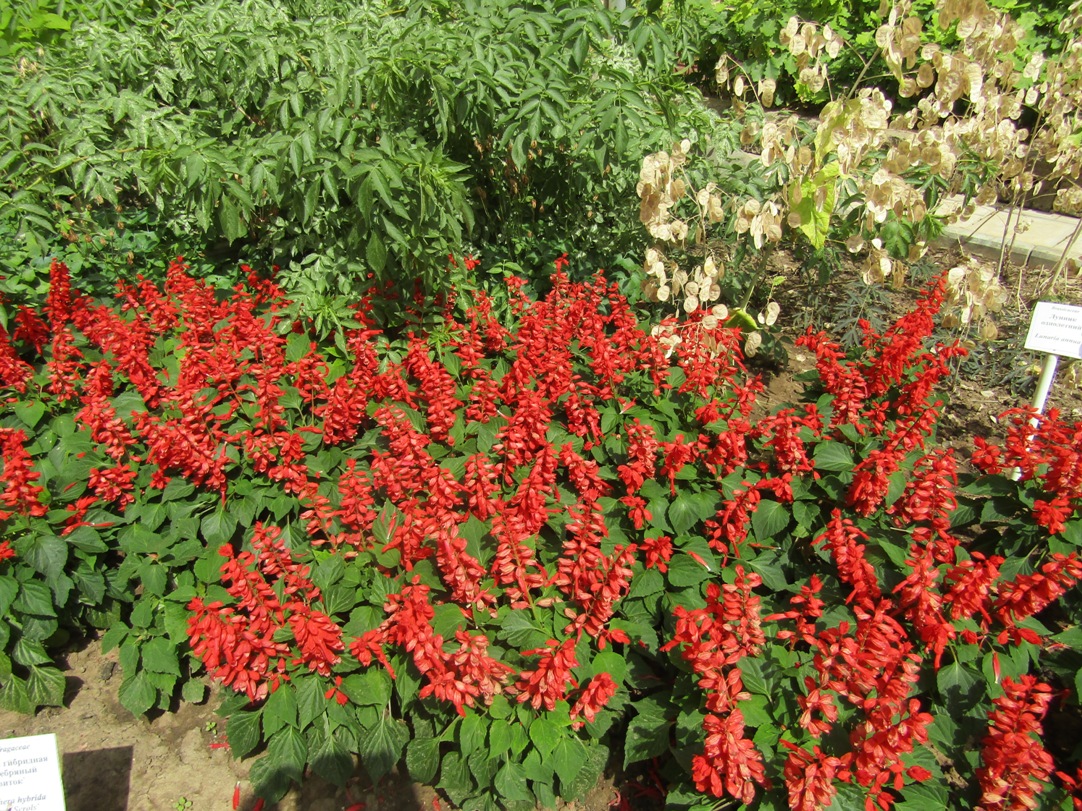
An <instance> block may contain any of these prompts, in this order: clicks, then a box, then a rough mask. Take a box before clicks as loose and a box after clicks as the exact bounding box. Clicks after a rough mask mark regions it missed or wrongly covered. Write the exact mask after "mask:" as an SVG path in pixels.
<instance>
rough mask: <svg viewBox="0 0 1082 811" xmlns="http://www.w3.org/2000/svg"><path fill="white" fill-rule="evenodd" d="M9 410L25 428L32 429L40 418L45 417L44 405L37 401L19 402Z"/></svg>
mask: <svg viewBox="0 0 1082 811" xmlns="http://www.w3.org/2000/svg"><path fill="white" fill-rule="evenodd" d="M11 410H12V411H14V412H15V416H17V417H18V418H19V419H20V420H22V422H23V424H24V425H25V426H26V427H27V428H34V427H36V426H37V424H38V423H39V422H41V418H42V417H44V416H45V404H44V403H41V402H39V401H37V400H21V401H19V402H16V403H13V404H12V406H11Z"/></svg>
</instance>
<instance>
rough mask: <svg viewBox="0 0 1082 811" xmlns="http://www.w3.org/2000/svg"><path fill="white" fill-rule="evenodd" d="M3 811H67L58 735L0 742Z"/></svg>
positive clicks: (1, 804) (0, 796)
mask: <svg viewBox="0 0 1082 811" xmlns="http://www.w3.org/2000/svg"><path fill="white" fill-rule="evenodd" d="M0 811H65V807H64V784H63V783H62V782H61V781H60V755H59V753H58V751H57V748H56V735H52V734H49V735H31V736H29V737H26V738H8V739H6V740H2V741H0Z"/></svg>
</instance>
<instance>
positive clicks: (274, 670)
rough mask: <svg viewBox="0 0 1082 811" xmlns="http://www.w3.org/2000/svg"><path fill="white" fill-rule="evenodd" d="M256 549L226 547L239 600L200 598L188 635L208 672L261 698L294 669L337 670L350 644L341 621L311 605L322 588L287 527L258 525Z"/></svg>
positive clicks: (229, 578) (229, 580)
mask: <svg viewBox="0 0 1082 811" xmlns="http://www.w3.org/2000/svg"><path fill="white" fill-rule="evenodd" d="M251 547H252V551H250V552H249V551H244V552H241V553H240V554H236V553H235V552H234V549H233V547H232V546H230V545H226V546H223V547H222V548H221V550H220V552H221V554H222V555H223V556H224V557H225V558H226V562H225V563H224V564H222V570H221V571H222V582H223V583H224V584H225V587H226V591H228V592H229V595H230V596H231V597H232V598H233V599H234V600H235V601H236V603H235V605H229V606H227V605H225V604H223V603H222V602H221V601H217V600H216V601H214V602H211V603H209V604H208V603H204V601H203V600H202V599H201V598H198V597H197V598H195V599H193V600H192V601H191V603H190V604H189V606H188V610H189V611H191V612H192V616H191V617H190V618H189V620H188V638H189V640H190V642H191V646H192V651H193V652H194V653H195V655H196V656H198V657H199V658H200V660H202V662H203V664H204V666H205V667H206V668H207V672H208V673H210V674H211V675H212V676H213V677H214V678H217V679H219V680H221V682H222V683H223V684H227V685H230V686H231V687H233V689H234V690H237V691H238V692H243V693H245V694H247V695H248V697H249V698H251V699H252V700H253V701H258V700H260V699H263V698H266V697H267V695H268V693H269V692H270V691H273V690H275V689H277V688H278V687H279V686H280V685H281V683H282V682H283V681H285V680H288V679H289V670H290V668H292V667H296V666H298V665H303V666H306V667H307V668H308V669H309V670H312V671H314V672H316V673H319V674H320V675H322V676H330V675H331V668H332V667H333V666H334V665H336V664H337V663H338V661H339V658H340V657H339V654H340V653H341V651H342V649H343V647H344V645H343V643H342V629H341V628H340V627H339V626H338V624H337V623H336V622H335V621H334V620H333V619H332V618H331V617H329V616H327V615H326V614H324V613H323V612H321V611H319V610H317V609H315V608H313V607H312V606H313V604H314V603H317V602H318V601H319V599H320V592H319V589H318V588H316V586H315V585H314V584H313V583H312V581H311V580H310V579H309V576H308V567H306V566H303V565H301V564H300V563H298V562H297V561H296V560H294V558H293V555H292V553H291V552H290V550H289V549H287V548H286V546H285V544H284V542H283V541H282V540H281V531H280V530H279V529H278V528H277V527H272V526H267V527H264V526H262V525H261V524H257V525H256V527H255V530H254V532H253V533H252V539H251ZM289 638H292V644H290V642H289V641H287V640H288V639H289ZM339 695H341V694H339ZM343 699H344V696H343Z"/></svg>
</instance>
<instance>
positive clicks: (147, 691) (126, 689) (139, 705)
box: [118, 670, 158, 715]
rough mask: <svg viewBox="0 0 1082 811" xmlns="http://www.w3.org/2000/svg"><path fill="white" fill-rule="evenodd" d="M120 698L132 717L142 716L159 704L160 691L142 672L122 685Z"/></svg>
mask: <svg viewBox="0 0 1082 811" xmlns="http://www.w3.org/2000/svg"><path fill="white" fill-rule="evenodd" d="M118 698H119V699H120V703H121V704H123V705H124V706H125V707H126V708H127V710H128V712H130V713H131V714H132V715H142V714H143V713H145V712H147V711H148V710H149V709H150V708H151V707H153V706H154V705H155V704H156V703H157V701H158V691H157V690H155V689H154V687H153V685H151V683H150V681H149V680H148V679H147V674H146V673H144V672H143V671H142V670H140V671H138V672H136V674H135V675H134V676H131V677H130V678H127V679H125V680H124V682H123V683H122V684H121V685H120V690H119V693H118Z"/></svg>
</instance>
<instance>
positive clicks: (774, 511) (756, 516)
mask: <svg viewBox="0 0 1082 811" xmlns="http://www.w3.org/2000/svg"><path fill="white" fill-rule="evenodd" d="M787 526H789V510H788V509H787V508H786V507H785V505H784V504H780V503H779V502H777V501H774V500H772V499H768V498H764V499H762V500H761V501H760V502H759V505H758V506H757V507H756V508H755V512H753V513H752V514H751V528H752V531H753V532H754V533H755V539H756V540H757V541H759V543H769V542H772V541H775V540H777V538H778V535H780V534H781V532H782V530H784V529H785V528H786V527H787Z"/></svg>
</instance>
